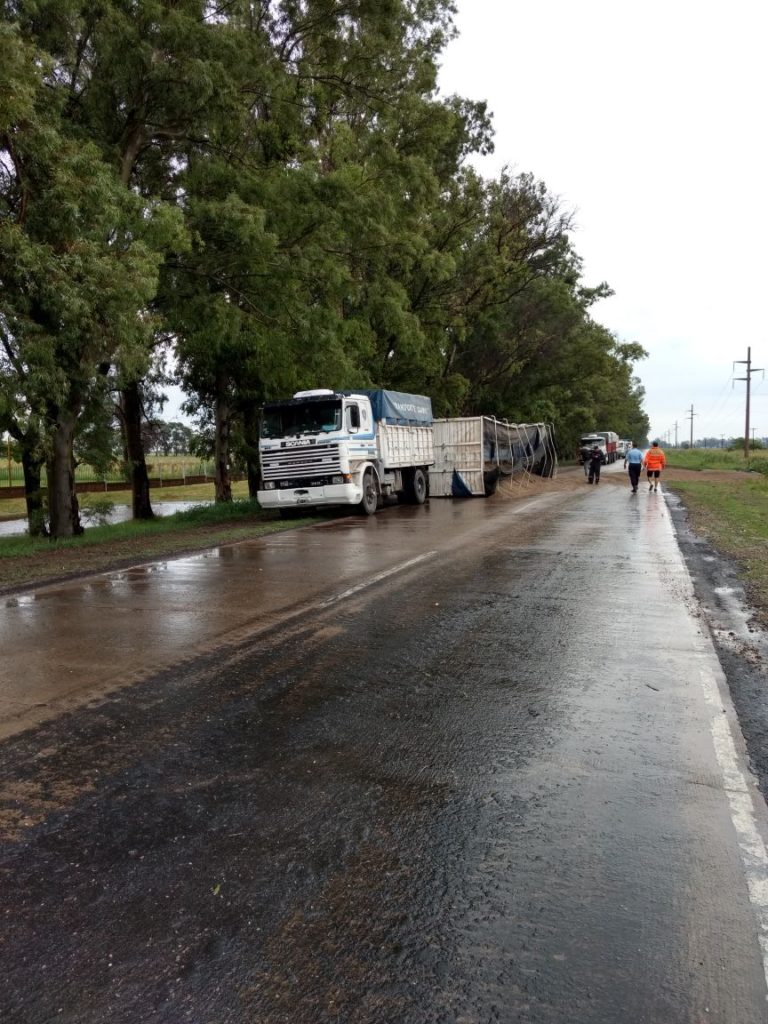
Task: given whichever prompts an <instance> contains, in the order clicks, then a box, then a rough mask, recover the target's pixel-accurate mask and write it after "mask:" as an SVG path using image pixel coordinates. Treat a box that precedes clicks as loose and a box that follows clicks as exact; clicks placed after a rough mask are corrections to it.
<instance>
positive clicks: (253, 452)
mask: <svg viewBox="0 0 768 1024" xmlns="http://www.w3.org/2000/svg"><path fill="white" fill-rule="evenodd" d="M243 439H244V441H245V453H246V469H247V473H248V497H249V498H252V499H254V498H256V495H257V494H258V490H259V479H260V477H261V472H260V464H259V407H258V405H257V404H256V403H255V402H247V403H246V404H245V405H244V407H243Z"/></svg>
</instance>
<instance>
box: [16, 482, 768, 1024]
mask: <svg viewBox="0 0 768 1024" xmlns="http://www.w3.org/2000/svg"><path fill="white" fill-rule="evenodd" d="M616 479H618V477H616ZM613 482H614V480H613V479H612V478H611V476H610V475H609V476H608V478H607V479H606V480H605V481H604V482H603V484H602V485H601V487H600V488H599V489H593V488H590V489H587V488H586V487H583V488H579V489H576V490H572V491H563V492H557V493H552V494H548V493H547V492H546V489H544V490H541V491H538V492H536V493H535V494H532V496H531V497H530V498H526V500H523V501H518V502H516V503H506V502H504V501H503V500H501V499H500V500H494V501H492V502H480V501H477V502H467V503H460V504H458V503H457V504H451V503H448V502H437V501H433V502H432V503H431V506H430V507H429V508H426V509H416V510H407V509H397V508H395V509H390V510H386V511H385V512H384V513H383V514H382V515H379V516H377V517H376V518H375V519H374V520H372V521H365V520H344V521H340V522H338V523H334V524H333V525H332V526H330V527H327V526H325V527H321V528H319V529H312V530H303V531H297V532H295V533H292V534H283V535H281V536H280V537H275V538H270V539H265V540H261V541H259V542H255V543H254V545H245V546H241V547H238V548H236V549H230V552H229V553H228V554H227V555H226V556H223V557H216V556H213V555H212V556H210V557H209V558H208V559H207V560H206V559H201V560H182V561H181V563H179V564H178V565H174V564H173V563H168V566H165V567H158V568H156V569H152V570H151V571H150V570H149V569H148V570H146V572H145V573H144V575H138V576H133V575H131V574H128V576H127V577H126V574H115V575H114V576H107V577H103V578H100V579H99V580H98V581H90V582H86V583H82V584H78V585H73V584H67V585H66V586H64V587H62V588H49V589H48V590H47V591H46V592H45V593H44V594H43V596H41V597H40V598H39V602H37V600H36V598H35V597H34V595H28V597H29V598H30V601H29V603H25V601H21V603H19V602H18V601H17V603H16V604H11V605H10V606H7V607H6V609H5V615H4V617H3V621H4V622H5V623H6V626H5V628H8V629H10V628H12V626H13V623H14V621H15V623H16V624H17V626H18V627H19V628H22V626H23V628H24V629H25V630H26V632H25V633H24V636H25V640H26V642H27V643H28V644H30V643H35V642H39V641H40V638H41V636H44V635H45V634H44V632H43V628H44V626H45V625H46V623H47V624H49V625H50V622H51V621H53V620H54V619H55V614H56V609H57V608H58V609H59V610H60V612H61V614H65V612H64V609H66V610H67V611H66V615H67V618H66V623H67V628H66V630H65V631H64V633H65V634H66V635H65V636H62V637H59V639H58V640H57V644H58V645H59V646H58V647H57V646H56V645H54V652H53V654H51V653H50V652H49V655H48V669H49V673H50V670H51V658H53V659H54V660H55V659H58V662H57V663H58V665H59V667H60V671H59V673H58V675H59V676H60V677H61V683H60V686H61V694H62V696H61V701H60V703H57V700H56V681H55V679H49V681H48V685H49V687H50V688H51V695H50V696H48V697H47V698H46V702H47V703H49V705H53V706H49V707H48V708H47V709H45V712H44V714H45V715H47V716H49V720H47V721H42V722H40V723H39V724H38V725H36V726H35V727H34V728H30V729H27V730H26V731H24V732H17V734H16V735H10V733H11V732H13V731H14V729H17V728H18V727H19V722H25V721H27V720H26V719H25V718H24V715H23V714H22V711H21V707H22V705H24V703H25V701H26V702H27V703H31V701H30V698H31V696H32V690H33V689H34V688H33V687H32V683H31V682H30V681H31V680H40V681H43V676H44V675H45V663H46V662H45V658H44V657H43V656H41V657H39V658H32V659H30V668H29V671H28V674H27V687H26V689H25V687H24V686H23V685H22V683H23V680H22V682H20V681H19V680H18V679H17V678H16V677H14V679H13V681H12V687H15V690H14V693H15V703H13V702H8V703H7V704H6V706H5V711H6V718H8V717H10V718H13V719H14V721H15V725H14V726H13V728H10V727H9V729H8V730H7V731H8V735H7V738H6V739H5V741H4V742H3V743H2V744H1V745H0V786H1V789H2V794H1V795H2V805H1V806H2V818H1V819H0V821H2V825H3V830H4V842H3V846H2V859H1V860H0V886H2V897H3V898H2V915H3V917H2V932H1V934H2V941H1V943H0V1017H2V1019H3V1020H4V1021H5V1020H8V1021H13V1022H24V1024H33V1022H34V1024H37V1022H48V1021H53V1020H57V1021H63V1022H67V1024H96V1022H99V1024H101V1022H105V1021H109V1022H111V1024H128V1022H131V1024H136V1022H152V1024H155V1022H163V1024H177V1022H182V1021H192V1022H195V1024H229V1022H232V1024H246V1022H248V1024H254V1022H265V1024H266V1022H269V1024H273V1022H275V1024H276V1022H283V1021H285V1022H289V1021H290V1022H295V1024H309V1022H326V1021H328V1022H336V1021H338V1022H350V1024H352V1022H355V1024H366V1022H381V1024H394V1022H408V1024H411V1022H413V1024H420V1022H425V1024H426V1022H441V1024H475V1022H477V1024H480V1022H486V1021H500V1022H510V1024H511V1022H518V1021H519V1022H525V1024H534V1022H536V1024H539V1022H541V1024H545V1022H546V1024H555V1022H556V1024H566V1022H567V1024H580V1022H585V1024H586V1022H590V1024H591V1022H601V1024H609V1022H610V1024H614V1022H615V1024H618V1022H622V1024H624V1022H632V1024H644V1022H654V1024H656V1022H658V1024H678V1022H686V1024H687V1022H690V1024H702V1022H704V1021H712V1022H722V1024H753V1022H763V1021H765V1020H766V1019H767V1012H766V978H765V969H764V962H763V953H762V951H761V937H762V938H763V943H764V944H765V935H766V932H765V921H766V920H767V919H768V918H767V917H766V905H765V897H766V888H767V887H768V882H767V881H766V870H765V867H766V863H765V850H764V842H765V835H766V811H765V806H764V804H763V802H762V798H761V797H760V796H759V793H758V791H757V790H756V788H755V787H754V785H753V784H752V779H751V776H749V775H748V773H747V770H746V768H745V764H744V752H743V749H742V741H741V737H740V733H739V731H738V725H737V723H736V719H735V716H734V713H733V709H732V706H731V704H730V700H729V697H728V696H727V693H726V690H725V687H724V679H723V676H722V672H721V669H720V665H719V662H718V660H717V658H716V655H715V653H714V648H713V646H712V643H711V640H710V638H709V634H708V631H707V629H706V627H705V626H704V624H703V620H702V619H701V618H700V614H699V607H698V605H697V602H696V600H695V597H694V595H693V592H692V588H691V582H690V579H689V576H688V573H687V570H686V568H685V565H684V563H683V561H682V558H681V556H680V552H679V549H678V547H677V543H676V540H675V537H674V532H673V530H672V526H671V522H670V518H669V514H668V510H667V506H666V503H665V500H664V497H663V495H661V494H658V495H657V494H652V495H649V494H647V493H645V492H641V493H640V494H639V495H637V496H635V497H632V496H630V495H629V493H628V492H627V490H625V488H624V487H623V486H622V487H620V486H612V484H613ZM606 524H613V525H612V529H611V530H610V542H599V543H595V542H594V538H595V537H600V536H603V537H605V534H606ZM345 552H346V556H345ZM259 570H261V572H259ZM184 579H186V581H187V582H186V583H185V582H184ZM190 581H194V585H192V584H191V583H190ZM248 581H250V594H251V600H250V601H249V600H248V595H249V584H248ZM270 588H271V589H270ZM257 590H258V591H260V592H261V593H260V594H259V595H258V596H255V595H254V591H257ZM266 591H269V594H266V593H265V592H266ZM299 596H301V601H300V603H299V604H298V605H297V603H296V601H297V599H298V597H299ZM36 606H39V609H40V612H39V615H40V617H39V618H36V617H35V616H36V614H37V613H36ZM164 607H165V608H166V611H167V614H168V618H167V621H165V622H164V621H163V608H164ZM9 620H10V621H11V626H8V622H9ZM228 620H229V622H230V625H229V627H228V625H227V623H228ZM38 631H39V632H38ZM126 633H127V634H128V638H127V639H126ZM110 637H112V638H113V639H112V641H110ZM164 637H167V638H168V639H167V640H166V646H165V647H164V648H163V655H162V659H163V660H162V665H163V667H162V668H161V669H160V670H159V671H155V672H150V671H148V670H147V669H146V667H145V666H146V665H147V664H148V662H147V661H146V659H145V660H143V661H142V657H141V656H140V657H139V658H138V661H139V664H140V665H141V666H144V667H141V668H140V669H139V670H137V671H136V673H135V674H136V676H137V680H138V681H136V682H135V683H134V685H132V686H130V687H125V688H122V689H117V688H113V689H111V692H109V693H108V694H107V695H106V696H105V697H104V698H103V699H101V700H99V701H92V702H91V703H90V704H88V705H85V706H81V704H82V701H83V700H84V699H85V697H86V696H87V694H88V688H87V685H86V684H85V683H81V684H80V685H79V687H78V686H77V685H75V684H74V683H73V682H72V680H71V674H72V673H70V672H69V671H66V670H68V669H77V670H78V671H85V670H86V668H87V665H88V663H89V658H88V656H87V654H86V653H85V651H84V648H87V647H88V646H89V645H91V644H97V645H98V650H97V651H96V653H95V655H94V657H95V660H96V664H97V668H98V670H99V671H101V672H102V673H104V672H108V669H109V666H110V665H111V664H114V665H115V666H116V672H118V675H119V671H118V669H117V666H119V665H120V663H121V661H122V659H124V658H126V657H127V656H130V655H131V653H132V651H133V649H134V645H139V644H140V641H141V639H142V638H143V640H144V643H143V645H142V650H143V651H145V650H147V649H149V650H151V647H152V645H153V644H156V643H158V642H159V641H158V638H161V639H162V638H164ZM185 638H187V639H185ZM189 638H193V639H189ZM182 640H184V641H185V642H184V644H182ZM177 642H178V647H177V646H175V645H176V644H177ZM138 653H139V654H140V655H141V652H138ZM182 657H183V658H184V659H185V660H183V661H181V663H180V664H179V662H180V659H182ZM35 673H37V675H35ZM96 674H97V675H98V672H97V673H96ZM53 675H54V676H55V675H57V673H53ZM115 685H116V683H110V686H113V687H114V686H115ZM67 708H69V709H70V710H68V711H67V710H66V709H67Z"/></svg>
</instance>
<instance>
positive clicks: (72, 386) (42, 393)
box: [0, 23, 168, 537]
mask: <svg viewBox="0 0 768 1024" xmlns="http://www.w3.org/2000/svg"><path fill="white" fill-rule="evenodd" d="M0 48H1V52H0V75H2V81H1V82H0V96H1V97H2V100H0V104H1V105H0V145H1V146H2V153H1V154H0V165H2V167H3V176H2V196H1V197H0V204H1V205H0V277H1V279H0V286H1V288H2V300H1V301H2V313H1V316H0V330H1V331H2V339H1V340H2V345H3V351H4V357H5V359H4V370H5V371H6V374H5V376H4V379H3V391H4V394H5V395H6V397H7V396H9V395H10V394H13V393H15V394H16V395H17V396H19V395H23V402H20V403H17V407H16V408H17V414H20V415H19V418H20V419H21V418H24V419H26V420H27V422H29V421H30V419H32V420H34V422H35V423H36V424H38V425H39V429H40V431H41V433H42V442H43V445H44V450H45V453H46V457H47V462H48V502H49V516H50V532H51V534H52V536H53V537H64V536H71V535H72V534H73V533H77V532H79V530H80V528H81V527H80V523H79V515H78V508H77V498H76V495H75V488H74V455H73V445H74V438H75V432H76V428H77V422H78V417H79V416H80V415H81V414H82V412H83V410H84V409H85V407H86V406H87V405H88V403H89V402H90V401H91V399H92V397H93V394H94V391H96V390H98V389H100V388H101V387H103V382H104V378H105V376H106V375H107V374H108V372H109V368H110V367H111V366H112V365H113V364H114V363H115V362H116V360H117V359H118V358H119V359H121V360H123V361H124V362H125V363H126V364H130V363H131V362H132V361H133V360H134V359H136V358H137V355H136V354H137V353H138V352H140V351H142V350H143V349H144V347H145V345H146V326H145V324H144V323H143V321H142V319H141V317H140V316H139V315H137V311H139V310H141V309H143V308H145V307H146V306H147V304H148V302H149V301H150V299H151V297H152V295H153V294H154V292H155V289H156V286H157V278H158V267H159V263H160V257H159V255H158V251H157V248H156V247H155V245H154V244H153V239H154V237H157V236H163V235H165V234H167V232H168V224H167V222H166V223H163V221H164V218H163V216H162V211H157V210H155V209H153V208H152V207H151V206H149V205H148V204H147V203H145V202H144V201H143V200H142V199H141V198H140V197H139V196H137V195H135V194H134V193H133V192H131V191H129V190H127V189H125V188H124V186H123V185H122V184H121V183H120V182H119V180H118V179H117V176H116V175H115V173H114V171H113V169H112V168H110V167H109V166H107V165H106V164H105V163H104V161H103V160H102V158H101V153H100V152H99V150H98V148H97V147H96V146H94V145H93V144H91V143H89V142H87V141H84V140H80V139H75V138H73V137H72V136H71V135H70V134H69V133H68V132H67V131H66V128H65V121H64V119H63V117H62V109H63V107H64V105H65V103H66V96H65V93H64V91H63V90H61V89H59V88H58V85H57V65H56V62H55V60H54V59H53V58H51V57H50V55H49V54H47V53H46V52H45V51H43V50H41V48H40V47H39V45H37V44H36V43H35V42H34V41H31V40H28V39H25V38H23V36H22V34H21V32H20V31H19V29H18V27H17V26H16V25H12V24H5V23H3V24H0ZM5 409H6V412H10V413H11V414H13V406H12V404H11V403H9V402H8V401H6V402H5Z"/></svg>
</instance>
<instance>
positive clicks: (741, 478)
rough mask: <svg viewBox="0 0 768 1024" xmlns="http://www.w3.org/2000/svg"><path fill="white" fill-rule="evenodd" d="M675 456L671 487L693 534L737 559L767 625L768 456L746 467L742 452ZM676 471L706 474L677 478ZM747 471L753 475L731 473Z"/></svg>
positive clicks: (755, 455) (671, 463)
mask: <svg viewBox="0 0 768 1024" xmlns="http://www.w3.org/2000/svg"><path fill="white" fill-rule="evenodd" d="M668 454H669V453H668ZM672 455H673V458H670V459H669V467H670V468H669V470H668V472H667V474H666V476H667V483H668V486H669V487H670V489H671V490H673V491H675V492H676V493H678V494H679V495H680V497H681V498H682V499H683V502H684V503H685V506H686V508H687V510H688V514H689V517H690V521H691V525H692V526H693V528H694V530H695V531H696V532H697V533H698V534H700V535H701V536H704V537H706V538H707V539H708V540H709V541H710V543H711V544H712V545H713V546H714V547H715V548H717V549H718V550H719V551H722V552H724V553H725V554H727V555H730V556H732V557H733V558H735V559H736V561H737V562H738V564H739V567H740V570H741V575H742V578H743V579H744V582H745V584H746V587H747V592H748V595H749V598H750V602H751V604H752V606H753V607H754V609H755V612H756V615H757V618H758V619H759V620H760V621H761V623H762V624H763V625H768V452H760V451H758V452H756V453H753V454H752V456H751V458H750V459H749V462H748V465H747V466H745V464H744V463H745V459H744V456H743V454H741V453H740V452H722V451H718V450H711V449H710V450H706V449H695V450H694V451H686V452H673V453H672ZM676 468H677V469H687V470H693V471H694V473H695V472H696V471H698V472H700V473H701V474H702V475H701V478H700V479H697V478H696V475H694V473H688V474H682V473H680V474H676V473H675V469H676ZM745 469H749V470H751V472H749V474H748V475H747V474H745V473H743V472H742V473H736V472H732V471H733V470H742V471H743V470H745Z"/></svg>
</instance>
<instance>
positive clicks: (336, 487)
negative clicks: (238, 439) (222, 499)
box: [258, 388, 434, 515]
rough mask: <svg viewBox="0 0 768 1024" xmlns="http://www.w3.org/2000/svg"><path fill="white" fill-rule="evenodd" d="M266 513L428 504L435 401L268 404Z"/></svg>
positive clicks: (403, 397)
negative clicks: (389, 502) (390, 501)
mask: <svg viewBox="0 0 768 1024" xmlns="http://www.w3.org/2000/svg"><path fill="white" fill-rule="evenodd" d="M259 456H260V459H261V485H260V488H259V491H258V500H259V503H260V504H261V506H262V508H276V509H277V510H278V511H279V512H280V514H281V515H288V514H291V513H292V512H293V511H294V510H295V509H296V508H299V507H303V508H307V507H308V508H313V507H321V506H326V505H357V506H358V507H359V509H360V511H361V512H363V513H365V515H373V513H374V512H375V511H376V509H377V508H378V507H379V506H380V505H381V504H382V503H383V501H384V499H385V498H386V497H392V496H396V497H398V498H400V499H403V500H408V501H411V502H414V503H415V504H419V505H420V504H423V502H425V501H426V499H427V494H428V486H429V484H428V480H429V477H428V471H429V467H430V466H431V465H432V464H433V463H434V450H433V438H432V402H431V400H430V399H429V398H425V397H424V396H423V395H407V394H402V393H401V392H399V391H382V390H376V391H367V390H365V391H363V390H361V391H356V392H348V391H331V390H328V389H325V388H323V389H318V390H316V391H297V392H296V394H295V395H294V396H293V398H287V399H282V400H280V401H276V402H267V403H266V404H265V406H264V409H263V415H262V423H261V437H260V440H259Z"/></svg>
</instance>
